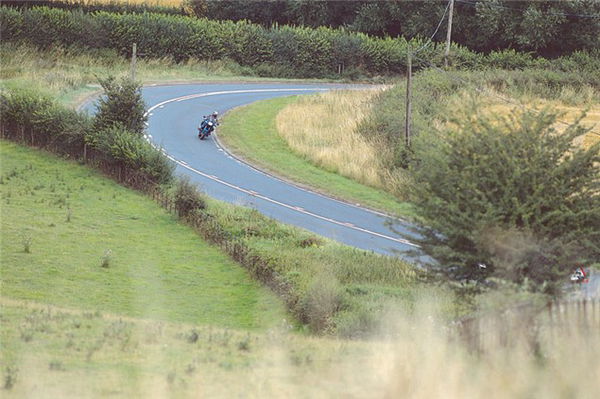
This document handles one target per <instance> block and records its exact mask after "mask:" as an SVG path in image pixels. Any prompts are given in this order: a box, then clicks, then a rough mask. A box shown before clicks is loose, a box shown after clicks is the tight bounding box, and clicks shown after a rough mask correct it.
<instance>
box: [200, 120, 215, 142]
mask: <svg viewBox="0 0 600 399" xmlns="http://www.w3.org/2000/svg"><path fill="white" fill-rule="evenodd" d="M214 130H215V123H214V122H213V121H211V120H209V119H208V118H204V120H203V121H202V123H201V124H200V127H198V137H199V138H200V140H204V139H205V138H207V137H208V136H210V134H211V133H212V132H213V131H214Z"/></svg>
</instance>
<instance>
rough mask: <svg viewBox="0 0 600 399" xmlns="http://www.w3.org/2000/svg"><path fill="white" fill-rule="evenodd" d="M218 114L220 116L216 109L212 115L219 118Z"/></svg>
mask: <svg viewBox="0 0 600 399" xmlns="http://www.w3.org/2000/svg"><path fill="white" fill-rule="evenodd" d="M217 116H219V113H218V112H217V111H215V112H213V113H212V117H213V118H215V119H216V118H217Z"/></svg>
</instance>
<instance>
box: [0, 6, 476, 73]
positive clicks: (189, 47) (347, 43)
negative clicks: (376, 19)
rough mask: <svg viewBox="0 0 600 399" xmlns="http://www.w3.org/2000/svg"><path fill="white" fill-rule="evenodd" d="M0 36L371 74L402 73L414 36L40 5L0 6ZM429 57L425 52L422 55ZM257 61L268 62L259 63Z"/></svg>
mask: <svg viewBox="0 0 600 399" xmlns="http://www.w3.org/2000/svg"><path fill="white" fill-rule="evenodd" d="M0 25H1V26H2V30H1V34H2V40H4V41H24V42H29V43H32V44H34V45H36V46H39V47H41V48H47V47H49V46H52V45H61V46H65V47H70V46H79V47H84V48H112V49H115V50H117V51H118V52H119V53H120V54H121V55H123V56H129V55H130V53H131V46H132V44H133V43H137V46H138V49H139V50H140V53H142V54H143V56H144V57H155V58H162V57H171V58H173V59H174V60H175V61H178V62H179V61H184V60H187V59H189V58H198V59H211V60H214V59H223V58H230V59H233V60H235V61H236V62H238V63H239V64H241V65H243V66H251V67H254V66H259V65H262V66H263V68H262V70H263V71H265V73H268V72H269V71H271V72H273V73H281V71H282V70H283V69H284V68H282V67H285V68H290V69H291V70H290V71H289V72H288V74H289V75H290V76H295V77H328V76H334V75H335V74H336V73H338V72H339V71H340V70H341V69H343V70H346V69H358V70H361V71H363V72H364V73H369V74H372V75H382V74H383V75H385V74H397V73H401V72H403V71H404V69H405V65H406V61H405V59H406V52H407V50H408V47H409V45H414V46H415V47H416V46H417V45H418V44H419V43H420V41H419V40H413V41H412V42H407V41H406V40H405V39H402V38H400V39H392V38H389V37H388V38H375V37H370V36H368V35H365V34H357V33H351V32H348V31H345V30H343V29H331V28H324V27H321V28H317V29H312V28H306V27H290V26H282V27H278V26H274V27H272V28H270V29H267V28H264V27H262V26H260V25H256V24H250V23H248V22H245V21H241V22H231V21H212V20H208V19H197V18H191V17H186V16H180V15H164V14H156V13H142V14H116V13H110V12H106V11H99V12H95V13H83V12H82V11H77V10H74V11H68V10H61V9H51V8H47V7H34V8H23V9H13V8H10V7H1V8H0ZM456 54H457V55H458V56H459V57H460V59H457V60H455V62H458V63H459V64H461V65H463V66H473V67H474V66H475V65H470V64H473V62H472V58H473V57H464V55H465V54H468V52H466V51H465V50H460V51H457V52H456ZM424 56H429V54H424ZM264 65H270V66H271V67H270V68H265V67H264Z"/></svg>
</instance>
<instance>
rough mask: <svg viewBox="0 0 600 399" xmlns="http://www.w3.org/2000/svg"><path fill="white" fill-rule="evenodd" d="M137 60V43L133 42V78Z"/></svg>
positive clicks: (133, 78)
mask: <svg viewBox="0 0 600 399" xmlns="http://www.w3.org/2000/svg"><path fill="white" fill-rule="evenodd" d="M136 62H137V44H136V43H133V50H132V51H131V80H135V64H136Z"/></svg>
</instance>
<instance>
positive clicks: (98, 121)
mask: <svg viewBox="0 0 600 399" xmlns="http://www.w3.org/2000/svg"><path fill="white" fill-rule="evenodd" d="M99 81H100V85H101V86H102V88H103V89H104V96H102V97H101V98H100V100H99V101H98V105H97V112H96V117H95V121H94V128H95V129H96V130H103V129H106V128H110V127H113V126H115V125H121V126H123V127H124V128H125V129H127V130H129V131H130V132H133V133H136V134H138V135H140V136H141V135H142V134H143V133H144V128H145V122H146V121H147V120H148V118H147V116H146V115H145V112H146V105H145V104H144V100H143V99H142V92H141V86H140V84H139V83H137V82H134V81H132V80H130V79H126V78H123V79H122V80H120V81H117V80H116V79H115V78H114V77H108V78H106V79H100V80H99Z"/></svg>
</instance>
